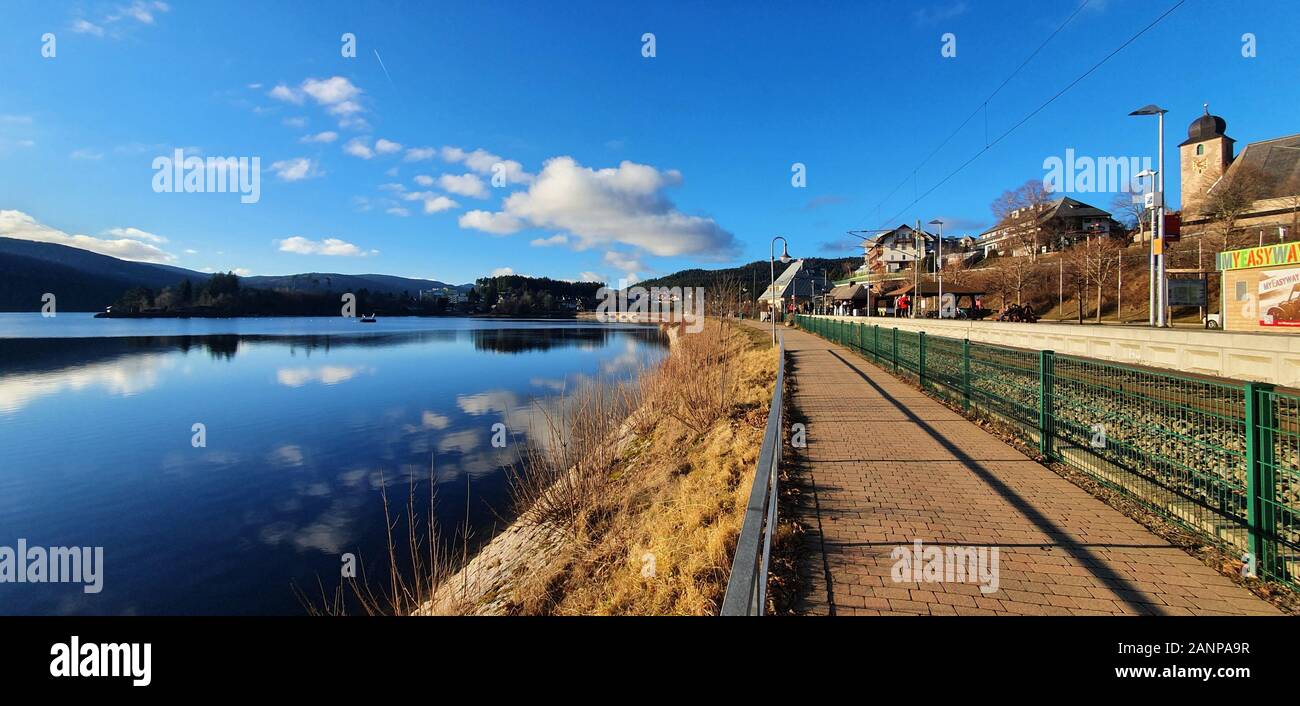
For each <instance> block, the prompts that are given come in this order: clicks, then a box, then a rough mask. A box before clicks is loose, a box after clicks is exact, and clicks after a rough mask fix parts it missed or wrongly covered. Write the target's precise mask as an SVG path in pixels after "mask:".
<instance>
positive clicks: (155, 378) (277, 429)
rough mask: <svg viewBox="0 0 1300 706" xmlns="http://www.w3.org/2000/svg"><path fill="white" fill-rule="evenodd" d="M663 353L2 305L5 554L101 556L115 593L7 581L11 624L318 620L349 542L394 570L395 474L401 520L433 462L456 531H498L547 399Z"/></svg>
mask: <svg viewBox="0 0 1300 706" xmlns="http://www.w3.org/2000/svg"><path fill="white" fill-rule="evenodd" d="M665 350H666V349H665V342H664V340H663V338H662V337H661V335H660V333H659V331H658V330H657V329H656V328H654V327H646V326H636V325H608V324H600V323H596V322H583V321H517V320H492V319H466V318H405V319H381V320H380V321H379V322H378V323H375V324H361V323H359V322H357V321H356V320H349V319H343V318H342V317H331V318H282V319H279V318H259V319H188V320H177V319H152V320H120V319H119V320H106V319H94V318H92V316H91V315H90V314H68V313H61V314H59V315H58V316H57V317H54V318H48V319H46V318H42V317H41V316H40V315H39V314H0V547H15V546H16V543H17V542H18V540H19V539H20V538H21V539H25V540H27V545H28V546H29V547H30V546H41V547H52V546H54V547H58V546H99V547H103V548H104V549H103V556H104V568H103V572H102V575H103V578H102V581H103V588H102V591H101V592H100V593H97V594H86V593H84V592H83V590H82V587H81V585H79V584H52V583H44V584H41V583H0V614H220V615H236V614H302V613H303V612H304V608H303V605H302V603H301V602H300V600H299V599H298V598H297V597H296V596H295V595H294V592H293V590H292V589H291V586H292V585H297V586H300V587H302V588H304V589H306V590H308V592H309V593H312V594H313V595H316V594H318V593H319V589H318V588H317V586H318V584H317V581H318V577H319V579H320V581H321V582H323V583H324V584H325V586H326V587H329V588H332V587H333V586H334V585H335V584H337V583H338V577H339V572H340V563H341V556H342V555H343V554H344V553H354V554H355V555H356V556H358V557H359V558H360V559H361V560H363V561H364V562H365V565H366V566H367V567H368V568H369V570H370V571H371V572H372V574H373V573H374V572H375V571H376V570H377V569H383V568H384V567H386V554H385V552H386V550H385V532H384V508H383V503H382V500H381V496H380V487H381V478H382V479H383V482H384V483H385V484H386V485H387V487H388V490H389V497H390V500H393V505H394V507H393V511H394V513H396V512H397V511H398V510H401V509H402V508H403V507H404V504H405V500H406V493H407V490H408V481H409V480H411V479H414V480H415V481H417V482H418V485H417V492H416V496H417V498H422V499H427V497H428V495H429V486H428V482H429V478H430V474H431V473H432V476H433V482H434V483H435V487H436V490H437V516H438V518H439V520H440V524H442V525H443V531H444V532H455V531H459V530H460V529H461V528H462V527H463V526H464V525H465V524H466V522H467V519H466V518H467V517H468V525H469V526H470V528H471V531H472V536H473V537H474V539H475V541H476V542H481V541H485V540H486V539H487V538H488V537H489V536H490V535H491V534H492V532H493V531H494V529H499V528H500V527H501V526H502V524H503V523H504V522H506V521H508V520H509V517H510V498H509V492H508V484H507V474H508V471H507V467H508V466H509V464H510V463H511V462H512V461H516V460H517V459H518V453H519V450H520V447H519V445H520V444H525V443H527V438H528V432H529V429H530V428H534V429H536V428H537V426H536V425H537V424H538V423H539V420H540V417H541V412H540V410H541V409H542V408H543V406H544V405H546V404H547V402H548V400H553V399H554V398H555V396H557V395H562V394H564V392H565V391H566V390H572V389H573V388H574V386H575V385H577V384H579V383H581V382H582V381H584V380H590V379H593V378H600V377H614V378H626V377H628V376H630V375H633V374H635V371H636V370H637V368H638V367H639V366H640V365H642V364H651V363H653V362H654V361H655V360H657V359H658V358H659V357H660V356H662V355H663V353H664V352H665ZM497 423H501V424H504V425H505V429H506V430H507V434H508V438H509V441H508V443H507V446H506V448H495V447H494V446H493V445H492V443H491V442H492V437H493V425H494V424H497ZM196 424H201V425H203V426H202V430H203V435H204V437H205V438H204V439H203V441H204V443H205V445H203V446H198V447H196V446H195V443H196V438H195V437H196V431H194V429H195V426H194V425H196ZM422 505H424V506H425V507H427V502H426V503H422ZM417 511H420V512H425V510H424V508H422V507H420V506H417ZM426 516H427V515H426ZM404 530H405V524H404V523H403V524H402V525H401V526H399V528H398V531H404ZM381 575H382V574H381Z"/></svg>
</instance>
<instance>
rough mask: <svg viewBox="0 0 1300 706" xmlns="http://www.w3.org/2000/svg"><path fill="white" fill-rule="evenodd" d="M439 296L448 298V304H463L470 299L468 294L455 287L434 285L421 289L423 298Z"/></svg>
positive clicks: (421, 297)
mask: <svg viewBox="0 0 1300 706" xmlns="http://www.w3.org/2000/svg"><path fill="white" fill-rule="evenodd" d="M438 297H442V298H443V299H446V300H447V303H448V304H462V303H464V302H466V301H468V300H469V298H468V295H466V294H465V293H464V292H462V291H460V290H458V289H456V288H455V287H434V288H432V289H421V290H420V299H421V300H424V299H436V298H438Z"/></svg>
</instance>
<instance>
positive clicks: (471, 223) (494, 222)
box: [459, 211, 524, 235]
mask: <svg viewBox="0 0 1300 706" xmlns="http://www.w3.org/2000/svg"><path fill="white" fill-rule="evenodd" d="M459 223H460V227H461V228H472V229H474V230H481V231H483V232H484V233H491V234H493V235H509V234H510V233H514V232H516V231H518V230H519V229H520V228H523V227H524V224H523V223H522V222H520V220H519V219H518V218H515V217H514V216H512V215H510V214H508V213H492V212H491V211H470V212H468V213H465V214H464V215H462V216H461V217H460V220H459Z"/></svg>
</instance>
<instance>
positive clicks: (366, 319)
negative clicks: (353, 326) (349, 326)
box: [361, 314, 375, 324]
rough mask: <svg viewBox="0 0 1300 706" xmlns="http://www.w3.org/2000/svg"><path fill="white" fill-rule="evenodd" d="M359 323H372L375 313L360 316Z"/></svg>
mask: <svg viewBox="0 0 1300 706" xmlns="http://www.w3.org/2000/svg"><path fill="white" fill-rule="evenodd" d="M361 323H363V324H373V323H375V315H374V314H371V315H370V316H363V317H361Z"/></svg>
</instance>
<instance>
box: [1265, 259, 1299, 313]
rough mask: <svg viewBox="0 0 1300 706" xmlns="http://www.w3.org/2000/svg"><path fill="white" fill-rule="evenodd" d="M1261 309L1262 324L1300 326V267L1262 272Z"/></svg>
mask: <svg viewBox="0 0 1300 706" xmlns="http://www.w3.org/2000/svg"><path fill="white" fill-rule="evenodd" d="M1259 311H1260V316H1259V325H1260V326H1300V269H1297V268H1290V269H1285V270H1271V271H1265V272H1263V273H1261V277H1260V280H1259Z"/></svg>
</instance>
